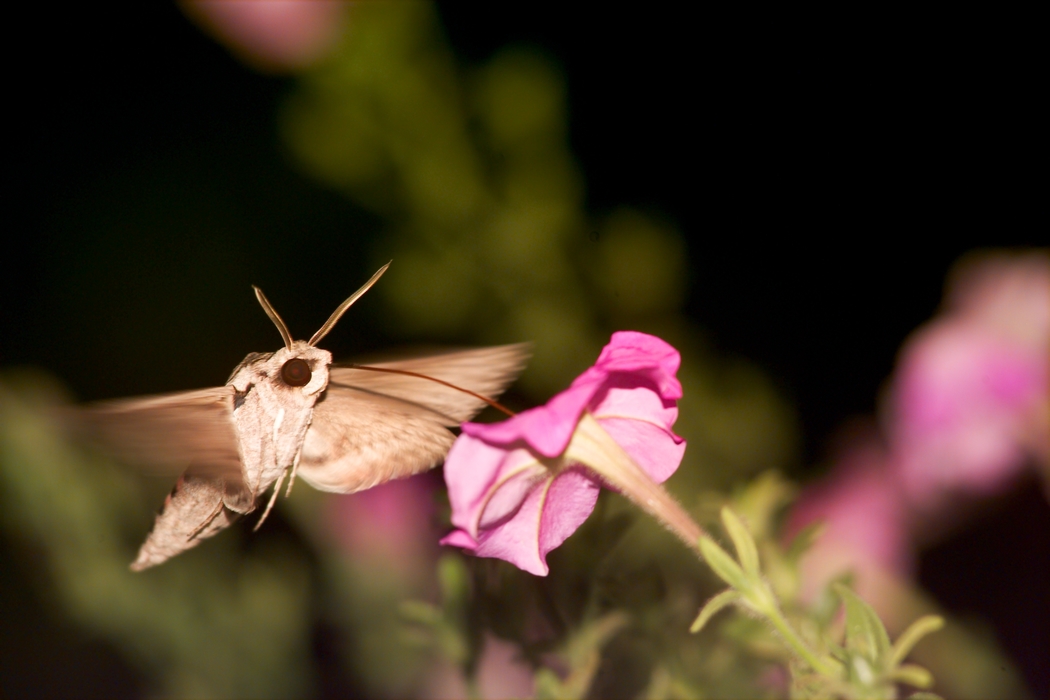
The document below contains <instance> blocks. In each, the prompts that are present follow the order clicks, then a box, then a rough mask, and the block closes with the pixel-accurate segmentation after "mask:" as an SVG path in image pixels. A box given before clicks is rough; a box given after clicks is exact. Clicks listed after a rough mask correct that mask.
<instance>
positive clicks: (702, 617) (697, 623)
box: [689, 588, 740, 634]
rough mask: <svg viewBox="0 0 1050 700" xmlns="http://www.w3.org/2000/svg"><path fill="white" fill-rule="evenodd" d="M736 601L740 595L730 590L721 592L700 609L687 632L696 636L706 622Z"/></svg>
mask: <svg viewBox="0 0 1050 700" xmlns="http://www.w3.org/2000/svg"><path fill="white" fill-rule="evenodd" d="M738 600H740V593H739V592H737V591H734V590H733V589H732V588H730V589H729V590H727V591H722V592H721V593H719V594H718V595H716V596H715V597H714V598H712V599H711V600H709V601H707V602H706V603H705V604H704V607H702V608H700V614H699V615H697V616H696V620H694V621H693V624H692V625H690V626H689V631H690V632H692V633H693V634H696V633H697V632H699V631H700V630H701V629H703V627H704V625H706V624H707V621H708V620H710V619H711V618H712V617H714V616H715V614H717V613H718V611H720V610H721V609H722V608H724V607H726V606H728V605H732V604H733V603H735V602H737V601H738Z"/></svg>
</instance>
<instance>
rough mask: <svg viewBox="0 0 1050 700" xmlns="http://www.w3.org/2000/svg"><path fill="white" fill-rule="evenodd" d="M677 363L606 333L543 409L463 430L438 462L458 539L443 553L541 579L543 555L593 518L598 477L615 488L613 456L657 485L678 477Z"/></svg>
mask: <svg viewBox="0 0 1050 700" xmlns="http://www.w3.org/2000/svg"><path fill="white" fill-rule="evenodd" d="M680 361H681V358H680V356H679V354H678V351H677V350H675V349H674V348H673V347H671V346H670V345H668V344H667V343H665V342H664V341H663V340H660V339H659V338H656V337H654V336H651V335H646V334H644V333H636V332H631V331H623V332H619V333H614V334H613V336H612V340H611V341H610V342H609V344H608V345H606V346H605V348H604V349H603V350H602V353H601V355H600V356H599V358H598V361H597V363H596V364H595V365H594V366H593V367H591V368H590V369H588V370H587V371H586V372H584V373H583V374H582V375H580V376H579V377H578V378H577V379H576V380H575V381H574V382H573V383H572V385H571V386H570V387H569V388H568V389H567V390H566V391H564V392H562V393H560V394H558V395H556V396H554V397H553V398H552V399H551V400H550V401H548V402H547V404H546V405H545V406H539V407H537V408H533V409H531V410H528V411H524V412H522V413H520V414H518V415H516V416H514V417H512V418H510V419H508V420H506V421H503V422H502V423H494V424H487V425H486V424H479V423H465V424H464V425H463V434H462V435H461V436H460V437H459V439H457V440H456V442H455V444H454V445H453V446H452V450H451V451H450V452H449V454H448V457H447V459H446V460H445V481H446V483H447V485H448V493H449V499H450V501H451V503H452V523H453V525H455V526H456V528H458V529H457V530H455V531H454V532H452V533H451V534H450V535H448V536H447V537H445V538H444V539H443V540H442V544H449V545H455V546H459V547H463V548H465V549H468V550H470V551H472V552H473V553H474V554H476V555H478V556H483V557H497V558H500V559H505V560H506V561H509V562H511V563H513V564H515V565H516V566H518V567H519V568H521V569H524V570H525V571H529V572H531V573H533V574H537V575H541V576H542V575H546V574H547V571H548V568H547V562H546V555H547V553H548V552H550V551H551V550H552V549H554V548H555V547H557V546H559V545H560V544H561V543H562V542H564V541H565V539H566V538H568V536H569V535H571V534H572V533H573V532H574V531H575V530H576V528H578V527H579V526H580V525H581V524H582V523H583V521H584V520H586V519H587V516H589V515H590V513H591V511H592V510H594V504H595V501H596V500H597V498H598V490H599V484H600V483H601V480H602V477H604V480H605V481H606V483H608V482H609V481H612V482H613V483H617V485H620V484H621V483H622V481H621V479H620V478H619V476H618V474H613V473H612V471H610V470H614V469H618V468H619V467H617V466H615V465H616V463H617V460H618V459H619V457H618V456H617V454H616V453H617V452H618V451H619V452H620V453H621V454H622V453H623V452H625V453H626V456H627V457H628V458H629V461H633V462H634V464H635V465H637V467H633V469H634V470H635V472H637V471H638V469H639V468H640V470H641V472H644V475H645V477H643V478H646V477H647V479H648V480H651V481H652V482H655V483H660V482H663V481H665V480H666V479H667V478H668V477H669V476H671V474H673V473H674V471H675V470H676V469H677V468H678V465H679V463H680V462H681V460H682V455H683V453H684V452H685V441H684V440H683V439H682V438H680V437H678V436H677V435H675V434H674V433H673V432H672V431H671V426H672V425H673V424H674V422H675V420H676V419H677V417H678V408H677V399H679V398H681V396H682V387H681V384H679V382H678V380H677V378H676V377H675V373H676V372H677V371H678V366H679V363H680ZM588 416H590V417H592V419H590V420H588V418H587V417H588ZM595 421H596V423H595ZM610 436H611V440H613V441H615V443H613V444H612V445H611V447H612V449H611V450H610V449H609V445H610V443H609V442H606V441H607V440H609V438H610ZM616 444H618V445H619V448H617V447H616ZM574 446H575V449H574ZM599 453H600V456H599V457H598V458H594V455H596V454H599ZM632 466H633V465H628V468H627V471H630V470H631V468H632ZM599 474H601V475H602V476H599ZM610 475H612V476H611V478H610ZM625 478H628V479H629V478H631V477H625ZM650 500H652V499H650Z"/></svg>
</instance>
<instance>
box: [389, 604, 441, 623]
mask: <svg viewBox="0 0 1050 700" xmlns="http://www.w3.org/2000/svg"><path fill="white" fill-rule="evenodd" d="M398 611H399V612H400V613H401V617H403V618H404V619H405V620H407V621H408V622H415V623H418V624H421V625H426V626H427V627H433V626H435V625H437V624H439V623H440V622H441V621H442V620H443V619H444V615H443V614H442V612H441V609H440V608H438V607H437V606H434V605H431V604H430V603H427V602H425V601H422V600H405V601H402V602H401V604H400V605H398Z"/></svg>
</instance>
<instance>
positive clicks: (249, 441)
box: [85, 263, 528, 571]
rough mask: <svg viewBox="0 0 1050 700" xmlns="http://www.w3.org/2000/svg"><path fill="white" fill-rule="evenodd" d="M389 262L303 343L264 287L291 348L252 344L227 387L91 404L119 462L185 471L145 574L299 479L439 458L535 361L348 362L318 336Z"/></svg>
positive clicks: (363, 474) (157, 527)
mask: <svg viewBox="0 0 1050 700" xmlns="http://www.w3.org/2000/svg"><path fill="white" fill-rule="evenodd" d="M389 265H390V263H387V264H386V265H384V266H383V267H382V268H380V270H379V271H378V272H376V273H375V274H374V275H373V276H372V278H371V279H369V280H368V282H366V283H365V284H364V286H362V287H361V288H360V289H358V290H357V291H356V292H354V294H352V295H351V296H350V297H349V298H348V299H347V300H346V301H344V302H343V303H342V304H340V305H339V307H338V308H337V309H336V310H335V311H334V312H333V313H332V315H331V316H330V317H329V319H328V320H327V321H326V322H325V323H324V325H323V326H321V328H320V329H319V330H318V331H317V332H316V333H314V335H313V337H312V338H310V340H308V341H302V340H293V339H292V336H291V334H290V333H289V332H288V327H287V326H286V325H285V323H284V321H283V320H282V319H281V317H280V316H279V315H278V314H277V311H276V310H275V309H274V308H273V306H272V305H271V304H270V302H269V301H268V300H267V298H266V296H265V295H264V294H263V293H262V290H260V289H259V288H258V287H254V289H255V296H256V298H257V299H258V300H259V303H260V304H261V305H262V307H263V310H264V311H265V312H266V314H267V315H268V316H269V317H270V320H272V321H273V323H274V325H276V326H277V330H278V331H280V334H281V338H282V339H283V340H284V347H283V348H281V349H279V350H277V351H276V352H271V353H251V354H249V355H248V356H247V357H245V358H244V360H243V361H242V362H241V363H240V364H239V365H237V367H235V368H234V370H233V373H232V374H231V375H230V378H229V380H228V381H227V382H226V384H225V385H223V386H220V387H213V388H209V389H199V390H196V391H185V392H179V393H174V394H166V395H160V396H151V397H142V398H131V399H120V400H115V401H107V402H101V403H98V404H95V405H93V406H91V407H89V408H87V409H86V411H85V415H86V417H87V422H88V426H89V429H91V430H92V432H93V433H94V434H95V435H96V436H97V437H98V438H100V439H101V440H102V441H103V442H104V443H105V444H106V445H107V446H108V447H109V448H110V450H111V451H114V452H116V455H117V456H118V458H121V459H122V460H124V461H127V462H132V463H137V464H140V465H148V466H152V467H154V468H159V469H161V470H164V471H167V472H176V473H177V472H180V471H181V474H182V476H181V477H180V478H179V479H178V481H177V483H176V484H175V487H174V489H173V490H172V491H171V493H170V494H169V495H168V497H167V498H166V500H165V502H164V505H163V508H162V509H161V511H160V513H159V514H158V515H157V519H156V522H155V523H154V526H153V530H152V531H151V532H150V534H149V536H148V537H147V538H146V541H145V543H143V545H142V547H141V549H140V550H139V553H138V556H137V557H136V559H135V561H134V562H133V563H132V564H131V569H132V570H133V571H142V570H143V569H147V568H149V567H151V566H156V565H157V564H160V563H162V562H164V561H166V560H167V559H169V558H171V557H173V556H175V555H176V554H179V553H180V552H183V551H185V550H187V549H190V548H192V547H195V546H197V545H198V544H199V543H200V542H201V541H202V540H204V539H206V538H208V537H211V536H213V535H215V534H217V533H219V532H221V531H222V530H224V529H225V528H227V527H229V526H230V525H231V524H232V523H233V522H234V521H236V520H237V519H238V518H239V517H241V516H242V515H247V514H248V513H251V512H252V511H254V510H256V508H258V507H259V506H260V504H261V503H262V501H263V498H264V496H265V494H266V493H267V492H268V491H269V490H270V489H271V487H272V488H273V492H272V495H271V496H270V499H269V501H268V503H267V505H266V508H265V510H264V511H263V514H262V516H261V517H260V519H259V522H258V524H257V525H256V529H257V528H258V527H259V525H261V524H262V522H263V521H264V520H265V519H266V516H267V515H268V514H269V512H270V508H272V507H273V504H274V502H275V501H276V498H277V495H278V492H279V491H280V489H281V486H282V483H283V482H284V480H285V479H288V492H289V493H290V492H291V486H292V483H294V480H295V479H296V478H297V477H298V478H301V479H303V480H304V481H306V482H307V483H308V484H310V485H311V486H313V487H314V488H317V489H320V490H322V491H331V492H336V493H352V492H354V491H361V490H364V489H367V488H370V487H372V486H375V485H377V484H381V483H383V482H385V481H389V480H390V479H397V478H401V477H406V476H409V475H412V474H416V473H418V472H422V471H425V470H427V469H430V468H432V467H434V466H437V464H439V463H440V462H441V460H442V459H444V456H445V454H446V453H447V452H448V449H449V448H450V447H451V445H452V442H453V440H454V439H455V438H454V435H453V434H452V432H451V431H450V430H449V428H450V427H453V426H457V425H459V424H460V423H462V422H463V421H465V420H468V419H470V418H471V417H473V416H474V415H475V414H476V413H477V412H478V411H480V410H481V409H482V408H483V407H484V406H485V403H486V399H494V398H496V397H497V396H499V394H500V393H502V391H503V390H504V389H505V388H506V387H507V385H509V384H510V382H512V381H513V380H514V379H515V378H516V377H517V376H518V374H519V373H520V372H521V370H522V369H523V368H524V365H525V361H526V359H527V357H528V350H527V346H526V345H504V346H497V347H488V348H479V349H474V350H464V351H458V352H449V353H444V354H435V355H429V356H423V357H416V358H411V359H402V360H397V361H390V362H380V363H374V364H370V365H367V366H364V365H353V364H350V365H346V366H343V365H335V364H332V355H331V353H329V352H328V351H327V350H322V349H320V348H318V347H317V344H318V343H319V342H320V341H321V339H323V338H324V337H325V335H327V334H328V332H329V331H331V330H332V327H333V326H335V324H336V323H337V322H338V321H339V319H340V318H341V317H342V315H343V314H344V313H345V312H346V310H347V309H348V308H350V306H351V305H352V304H353V303H354V302H355V301H357V300H358V299H359V298H360V297H361V296H362V295H363V294H364V293H365V292H367V291H368V289H369V288H370V287H371V286H372V285H373V284H375V283H376V281H378V279H379V278H380V277H381V276H382V275H383V273H384V272H386V270H387V268H388V267H389Z"/></svg>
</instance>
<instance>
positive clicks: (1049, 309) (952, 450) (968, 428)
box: [886, 254, 1050, 511]
mask: <svg viewBox="0 0 1050 700" xmlns="http://www.w3.org/2000/svg"><path fill="white" fill-rule="evenodd" d="M947 307H948V310H947V313H946V314H945V316H944V317H943V318H941V319H939V320H937V321H934V322H933V323H930V324H928V325H927V326H925V327H923V328H921V329H919V330H918V331H917V332H916V333H915V334H914V336H913V337H912V338H911V339H910V340H909V341H908V342H907V343H906V344H905V346H904V348H903V350H902V351H901V358H900V362H899V366H898V369H897V372H896V376H895V377H894V379H893V384H892V390H891V395H890V399H889V402H888V405H887V407H886V408H887V413H886V419H887V420H886V429H887V433H888V437H889V439H890V443H891V446H892V449H893V451H894V455H895V460H894V462H895V465H896V468H897V469H898V472H899V478H900V481H901V485H902V487H903V488H904V490H905V491H906V493H907V495H908V497H909V499H910V500H911V502H912V504H913V506H914V507H916V508H917V509H918V510H921V511H933V510H936V509H938V508H939V507H940V505H941V504H942V503H943V502H944V501H945V500H946V499H949V498H951V497H952V496H953V495H956V494H959V493H971V494H975V495H984V496H987V495H992V494H994V493H996V492H999V491H1001V490H1002V489H1003V488H1004V487H1005V486H1007V485H1008V484H1009V483H1010V482H1011V480H1012V478H1013V477H1014V476H1015V475H1016V474H1017V473H1018V472H1019V471H1020V469H1021V468H1022V467H1023V466H1024V464H1025V460H1026V458H1027V457H1028V456H1029V455H1031V454H1036V455H1040V454H1041V455H1042V456H1043V458H1044V459H1045V457H1046V452H1045V450H1046V445H1047V443H1048V441H1050V437H1048V433H1050V419H1048V416H1047V405H1048V401H1050V259H1048V258H1047V257H1046V256H1045V255H1039V254H1030V255H1027V256H1016V257H1007V256H994V257H984V258H975V259H973V260H971V261H969V262H968V263H967V264H964V265H963V266H961V267H960V268H959V271H958V272H957V273H956V275H955V279H954V281H953V284H952V285H951V287H950V289H949V293H948V298H947Z"/></svg>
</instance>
